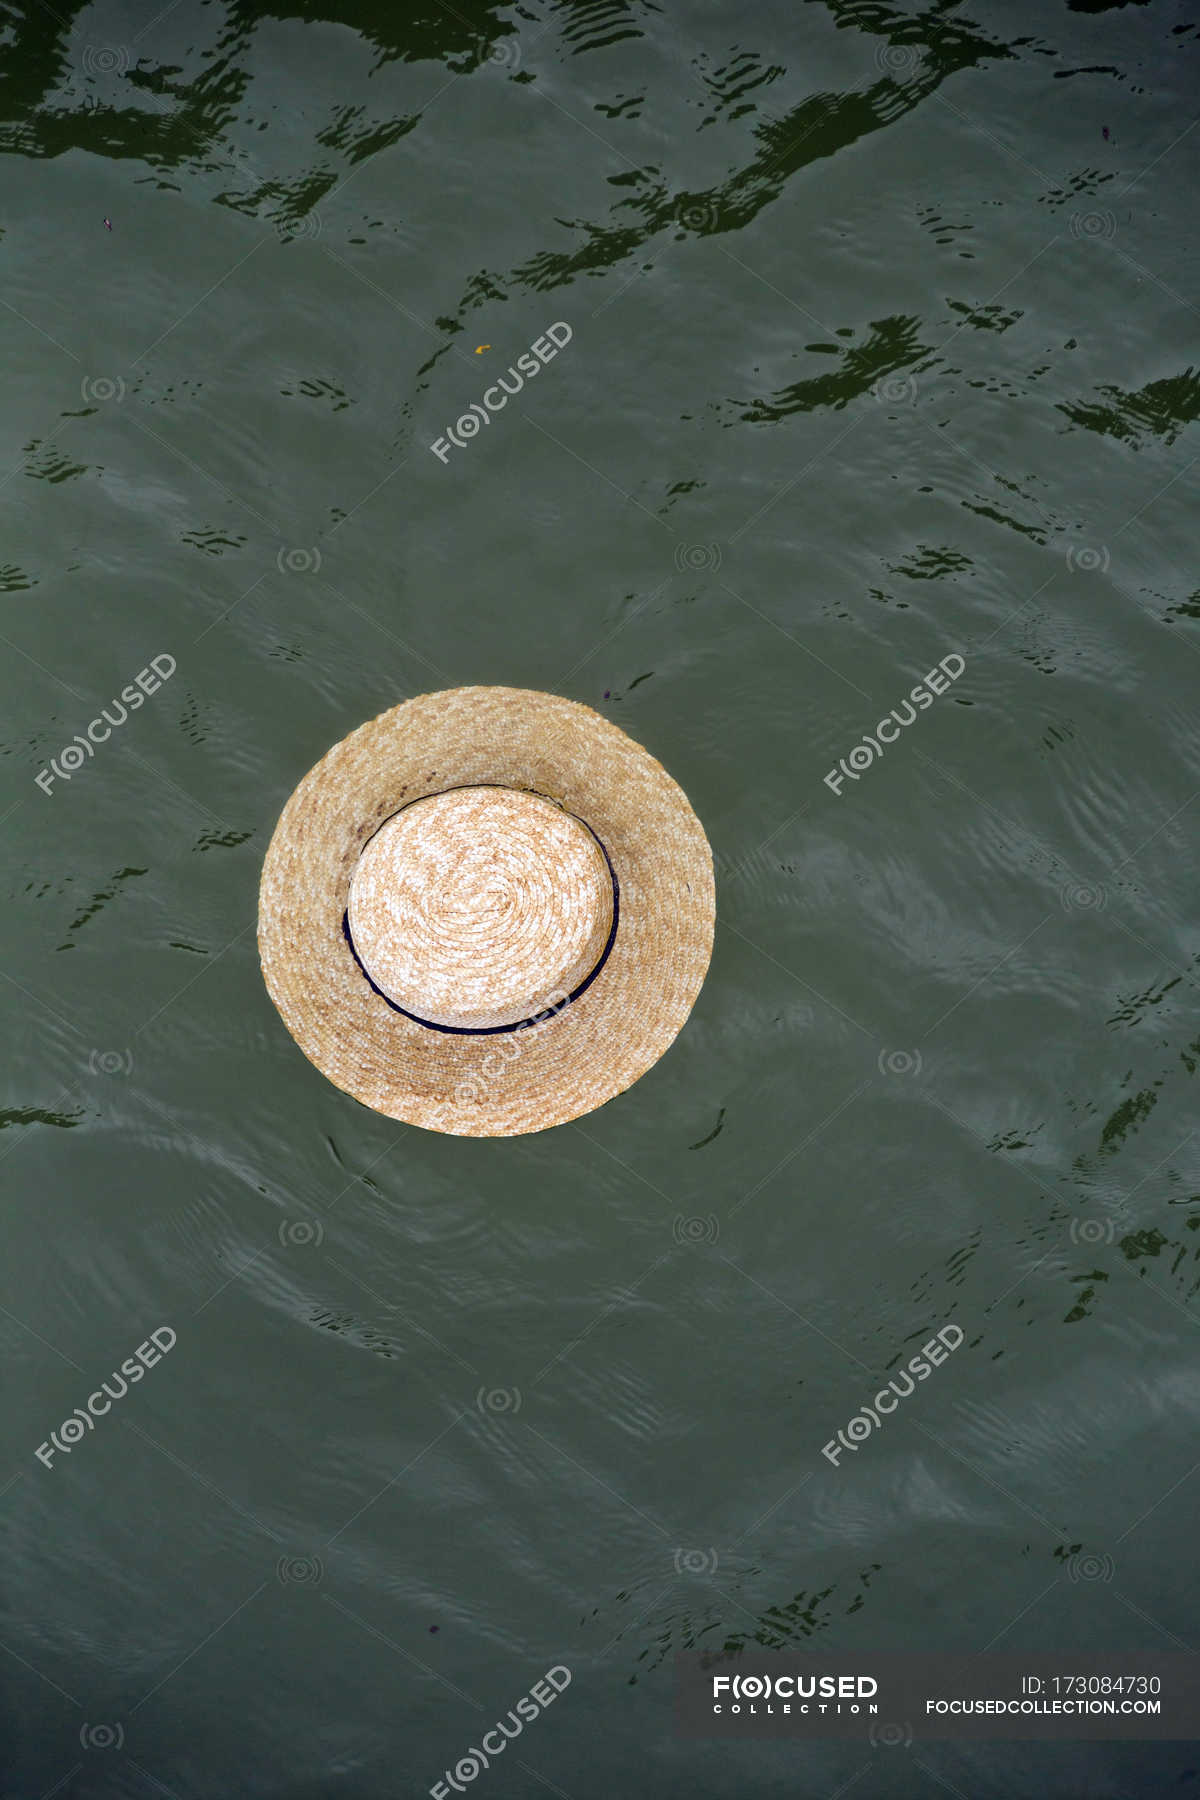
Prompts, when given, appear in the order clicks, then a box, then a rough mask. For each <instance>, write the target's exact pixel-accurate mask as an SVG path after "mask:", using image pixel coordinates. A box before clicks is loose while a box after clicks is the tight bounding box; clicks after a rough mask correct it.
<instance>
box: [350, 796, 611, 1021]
mask: <svg viewBox="0 0 1200 1800" xmlns="http://www.w3.org/2000/svg"><path fill="white" fill-rule="evenodd" d="M613 898H614V896H613V876H612V871H611V869H610V867H609V863H608V859H607V857H606V855H605V852H604V850H603V849H602V848H601V845H600V843H599V841H598V839H597V838H596V837H595V835H594V834H593V833H592V831H591V830H590V829H589V828H588V826H587V825H585V824H584V823H583V822H582V821H581V820H580V819H577V818H575V817H574V815H573V814H571V813H568V812H566V811H564V809H563V808H562V807H561V806H558V805H556V804H555V803H554V802H553V801H551V800H548V799H546V798H545V797H544V796H542V795H539V794H534V793H530V792H528V791H524V790H521V789H516V788H509V787H462V788H454V789H451V790H450V791H448V792H445V793H441V794H430V795H427V796H426V797H425V798H423V799H421V800H417V801H414V802H412V803H411V804H410V805H408V806H406V807H404V808H403V809H402V810H401V811H400V812H398V813H395V814H393V816H392V817H391V818H390V819H389V820H387V822H386V823H385V824H384V825H382V826H381V827H380V829H379V830H378V831H377V832H376V833H375V835H374V836H373V837H372V838H371V839H370V841H369V842H368V843H367V845H366V846H365V848H364V849H363V851H362V853H361V855H360V857H359V859H358V862H357V864H356V866H355V869H354V872H353V875H352V876H351V880H350V896H349V903H348V906H347V919H348V923H349V927H350V935H351V938H352V940H353V943H354V949H355V953H356V955H357V956H358V957H359V960H360V961H361V963H362V965H363V967H364V969H365V970H366V972H367V974H368V975H369V976H370V978H371V980H372V981H373V982H374V984H375V985H376V987H377V988H379V989H380V991H381V992H382V993H384V994H385V995H386V996H387V997H388V998H389V999H390V1000H392V1001H393V1002H394V1003H395V1004H396V1005H397V1006H399V1007H400V1008H402V1009H403V1010H404V1011H405V1012H407V1013H410V1014H411V1015H412V1016H413V1017H414V1018H416V1019H419V1020H422V1021H424V1022H425V1023H427V1024H430V1025H435V1026H440V1027H442V1028H443V1029H451V1030H459V1031H488V1030H497V1029H504V1028H505V1027H511V1026H514V1025H517V1024H520V1023H522V1022H523V1021H524V1020H526V1019H530V1018H533V1017H534V1016H535V1015H536V1014H537V1013H539V1012H542V1011H544V1010H546V1009H547V1008H549V1007H553V1006H557V1005H561V1004H562V1003H563V1002H564V1001H565V1000H566V998H567V996H568V995H569V994H571V993H573V992H574V991H575V990H576V989H577V988H578V987H580V986H581V984H582V983H583V982H585V981H586V980H587V978H588V976H589V975H590V974H592V972H593V971H594V970H595V969H596V967H597V966H598V964H599V963H600V961H601V959H602V958H603V956H604V954H605V951H606V949H607V947H608V943H609V939H610V937H611V934H612V925H613V916H614V912H613Z"/></svg>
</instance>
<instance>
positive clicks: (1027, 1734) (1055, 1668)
mask: <svg viewBox="0 0 1200 1800" xmlns="http://www.w3.org/2000/svg"><path fill="white" fill-rule="evenodd" d="M675 1670H676V1684H677V1685H676V1708H675V1724H676V1730H677V1732H678V1733H679V1734H680V1735H681V1736H683V1737H688V1738H721V1739H725V1740H726V1741H732V1740H735V1739H751V1738H758V1739H770V1738H791V1739H797V1738H799V1739H805V1738H814V1739H815V1738H840V1739H842V1740H843V1741H846V1740H851V1741H854V1740H856V1741H858V1742H861V1743H869V1744H884V1745H887V1744H912V1743H917V1742H918V1741H920V1740H921V1739H926V1740H933V1739H937V1738H941V1739H945V1738H951V1739H957V1740H959V1741H960V1742H961V1741H965V1740H978V1739H984V1738H1009V1739H1023V1740H1026V1741H1030V1740H1035V1739H1042V1740H1045V1739H1055V1738H1058V1739H1067V1738H1086V1739H1090V1740H1093V1741H1097V1742H1098V1741H1100V1740H1104V1739H1112V1738H1141V1739H1156V1740H1158V1741H1160V1742H1161V1741H1172V1740H1174V1741H1180V1740H1197V1739H1200V1656H1198V1655H1193V1654H1185V1653H1183V1652H1174V1651H1172V1652H1167V1653H1163V1654H1151V1653H1140V1654H1137V1655H1129V1656H1116V1655H1109V1656H1098V1655H1096V1654H1095V1653H1094V1652H1089V1653H1088V1654H1087V1655H1079V1656H1068V1655H1064V1654H1061V1653H1058V1652H1053V1653H1050V1654H1047V1653H1046V1652H1045V1651H1037V1650H1030V1651H1028V1652H1024V1651H1003V1652H981V1653H979V1654H976V1655H971V1654H968V1653H964V1652H958V1653H942V1652H924V1651H894V1650H892V1651H881V1652H879V1653H878V1654H875V1653H871V1652H866V1653H864V1652H862V1651H854V1652H852V1653H847V1654H846V1655H844V1656H837V1655H825V1656H820V1657H816V1656H806V1655H796V1656H792V1655H788V1654H783V1653H779V1652H772V1653H763V1654H756V1653H752V1652H749V1651H746V1652H742V1653H741V1654H739V1655H736V1656H721V1655H712V1654H705V1653H702V1652H698V1651H682V1652H680V1654H679V1655H678V1656H677V1657H676V1659H675Z"/></svg>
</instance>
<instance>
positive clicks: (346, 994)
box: [258, 687, 715, 1137]
mask: <svg viewBox="0 0 1200 1800" xmlns="http://www.w3.org/2000/svg"><path fill="white" fill-rule="evenodd" d="M451 790H459V792H458V793H457V794H452V793H451ZM461 790H469V791H468V792H467V793H466V794H463V793H462V792H461ZM488 790H491V791H490V792H489V791H488ZM504 790H509V791H508V792H507V793H506V792H505V791H504ZM435 795H437V796H440V798H439V799H438V800H436V801H433V800H431V799H430V797H431V796H435ZM418 801H419V802H421V803H422V804H421V805H414V804H413V803H414V802H418ZM547 803H549V804H548V805H547ZM427 808H428V809H429V810H428V811H427ZM560 809H561V810H560ZM423 812H426V819H425V820H424V821H423V820H422V819H421V814H422V813H423ZM393 815H396V816H395V817H393ZM568 815H572V816H570V817H568ZM581 820H582V821H584V825H586V826H587V827H589V828H590V830H585V829H584V825H581V824H580V823H579V821H581ZM385 822H387V823H386V826H385ZM381 827H385V829H383V830H381V829H380V828H381ZM592 834H594V836H593V835H592ZM596 839H598V840H599V842H600V843H601V844H603V846H604V849H605V850H606V851H607V854H608V858H609V860H610V861H611V863H612V867H613V870H614V872H615V875H616V878H617V882H618V884H619V922H618V926H617V930H616V935H615V938H614V940H613V943H612V948H611V950H610V952H609V955H608V957H607V960H606V961H605V962H604V964H603V967H602V968H601V969H600V972H599V974H598V975H597V976H596V977H595V979H594V980H593V981H592V982H591V984H590V986H588V987H587V988H586V990H585V991H584V992H583V993H582V994H581V995H580V996H579V997H578V998H577V999H575V1000H573V1001H571V1002H570V1004H564V1002H565V1000H566V995H567V994H568V993H570V992H571V991H572V988H573V987H574V986H575V985H577V984H578V980H579V979H582V978H584V977H585V976H586V974H587V973H589V972H590V970H591V968H593V967H594V966H595V963H596V961H597V959H598V957H599V956H600V954H601V953H602V951H603V947H604V943H605V941H606V939H607V936H608V932H609V929H610V923H611V912H608V913H606V910H605V909H606V907H607V906H609V905H610V903H611V882H610V881H609V878H608V867H607V864H606V863H605V862H604V859H603V856H601V857H600V861H599V863H597V861H596V853H597V850H598V846H597V845H596ZM456 846H457V849H456V848H455V847H456ZM364 849H366V855H365V856H364V855H363V852H364ZM455 855H457V857H458V860H457V861H455V860H454V856H455ZM422 868H423V869H424V873H425V880H424V884H422V881H421V879H420V872H421V870H422ZM606 884H607V887H606ZM352 903H353V916H352V919H351V931H352V933H353V934H354V937H355V947H356V949H357V951H358V954H359V956H360V957H361V958H362V961H363V964H364V966H365V967H367V968H369V969H370V970H371V979H372V981H374V982H375V984H376V986H378V987H380V988H383V990H384V992H385V993H391V994H392V997H393V998H394V999H395V1000H396V1002H397V1005H400V1006H404V1007H405V1010H406V1011H413V1012H416V1013H418V1014H419V1015H420V1017H421V1018H424V1019H428V1020H432V1021H433V1023H435V1024H449V1025H455V1026H459V1027H460V1030H459V1031H454V1030H450V1031H445V1030H442V1031H439V1030H434V1029H431V1027H430V1025H427V1024H421V1023H418V1022H417V1020H415V1019H410V1018H407V1017H406V1016H405V1015H404V1013H401V1012H398V1011H396V1010H395V1008H394V1007H393V1006H389V1004H388V1001H387V1000H386V999H385V998H384V997H383V995H382V994H380V993H377V992H375V990H374V988H373V987H372V985H371V982H370V981H368V980H367V979H366V977H365V976H364V974H363V970H362V969H361V968H360V967H359V964H358V962H357V961H356V960H355V955H354V953H353V952H352V950H351V948H350V945H349V944H348V942H347V941H346V937H345V934H344V931H343V918H344V916H345V914H346V913H347V910H348V909H349V908H350V907H351V905H352ZM473 905H474V906H475V907H476V908H478V911H477V913H476V926H475V927H473V926H472V923H471V917H470V914H471V910H472V906H473ZM714 919H715V890H714V883H713V868H712V854H711V851H710V849H709V845H708V840H707V838H706V837H705V835H704V830H703V827H702V826H701V824H700V822H699V820H698V819H697V817H696V815H695V813H694V812H693V811H692V808H691V806H690V805H689V804H688V801H687V797H686V795H685V794H684V793H683V792H682V790H681V789H680V788H679V787H678V786H677V784H676V783H675V782H674V781H673V780H672V779H671V777H670V776H669V775H668V774H667V772H666V770H665V769H664V768H663V767H662V765H661V764H660V763H659V762H657V761H656V759H655V758H654V757H653V756H651V755H650V753H649V752H648V751H647V750H645V749H643V748H642V746H641V745H640V744H637V743H635V742H634V740H633V739H632V738H630V737H629V736H627V734H626V733H625V732H623V731H621V730H620V729H619V727H617V726H615V725H613V724H611V723H610V722H609V721H608V720H607V719H604V718H602V717H601V716H600V715H599V714H598V713H596V712H593V711H592V710H591V708H590V707H586V706H582V705H580V704H578V703H577V702H575V701H571V700H564V699H562V698H560V697H559V696H557V695H553V694H544V693H539V692H536V691H532V690H527V689H521V688H499V687H469V688H453V689H449V690H446V691H444V692H442V693H436V694H424V695H421V696H420V697H419V698H417V699H414V700H409V701H406V702H405V703H404V704H403V705H401V706H397V707H394V708H393V709H392V710H391V711H389V712H385V713H382V714H381V715H380V716H379V717H378V718H377V719H373V720H371V721H370V722H369V723H367V724H365V725H362V726H360V727H359V728H358V730H357V731H354V732H352V733H351V734H350V736H349V737H347V738H344V739H343V740H342V741H341V743H339V744H335V745H334V747H333V749H332V750H330V751H329V752H328V754H327V755H326V756H324V757H323V758H322V759H321V761H320V762H319V763H317V764H316V766H315V767H314V768H313V769H311V770H310V771H309V773H308V774H307V775H306V776H305V777H304V779H303V781H301V783H300V785H299V786H298V787H297V789H296V791H295V792H294V793H293V795H292V796H291V798H290V800H289V801H288V803H287V805H286V806H285V807H284V810H283V813H282V815H281V817H280V819H279V823H278V825H277V826H276V828H275V833H274V836H273V837H272V839H271V843H270V846H269V848H268V850H267V855H266V860H265V862H264V865H263V874H262V884H261V888H260V894H259V922H258V941H259V954H260V957H261V959H262V967H263V976H264V979H265V981H266V984H267V989H268V991H269V993H270V995H271V998H272V1000H273V1001H274V1003H275V1005H276V1007H277V1008H278V1010H279V1013H280V1015H281V1017H282V1019H283V1021H284V1024H285V1025H286V1026H287V1028H288V1030H289V1031H290V1032H291V1034H292V1036H293V1037H294V1038H295V1040H296V1042H297V1043H298V1044H299V1046H300V1048H301V1049H302V1050H303V1052H304V1054H305V1055H306V1056H307V1057H308V1058H309V1060H310V1061H311V1062H312V1063H314V1064H315V1066H316V1067H317V1068H318V1069H320V1070H321V1072H322V1073H323V1074H324V1075H326V1076H327V1077H328V1078H329V1080H330V1081H332V1082H333V1083H334V1084H335V1085H336V1086H337V1087H339V1088H341V1089H343V1090H344V1091H345V1092H346V1093H349V1094H352V1095H353V1096H354V1097H355V1098H356V1099H357V1100H360V1101H361V1102H362V1103H363V1104H364V1105H365V1106H369V1107H372V1108H373V1109H374V1110H375V1111H377V1112H381V1113H385V1114H386V1115H387V1116H388V1117H390V1118H394V1119H402V1120H405V1121H406V1122H407V1123H409V1124H413V1125H419V1126H422V1127H424V1128H425V1129H427V1130H432V1131H441V1132H447V1133H450V1134H451V1135H454V1136H461V1137H512V1136H517V1135H519V1134H522V1133H525V1132H531V1131H543V1130H546V1129H547V1128H549V1127H550V1126H553V1125H559V1124H563V1123H565V1122H566V1121H567V1120H570V1119H575V1118H579V1117H581V1116H582V1115H583V1114H584V1113H588V1112H591V1111H592V1110H594V1108H596V1107H598V1106H602V1105H603V1104H604V1102H605V1101H607V1100H610V1099H612V1098H613V1096H614V1095H616V1094H620V1093H623V1092H624V1091H625V1089H626V1088H628V1087H630V1086H632V1084H633V1083H634V1082H635V1081H637V1080H638V1078H639V1077H640V1076H642V1075H644V1074H645V1072H646V1070H647V1069H649V1068H650V1067H651V1066H652V1065H653V1064H654V1063H655V1062H657V1061H658V1059H659V1057H661V1056H662V1055H663V1053H664V1052H665V1051H666V1050H667V1049H668V1047H669V1046H670V1044H671V1043H672V1041H673V1040H674V1038H675V1037H676V1036H677V1034H678V1033H679V1031H680V1029H681V1028H682V1026H683V1024H684V1022H685V1020H686V1019H687V1016H688V1014H689V1012H690V1011H691V1009H692V1006H693V1004H694V1003H695V1000H696V996H697V995H698V993H699V991H700V988H701V985H702V983H703V981H704V977H705V974H706V973H707V970H708V964H709V960H710V957H711V954H712V940H713V925H714ZM489 920H490V931H489V926H488V921H489ZM356 925H357V927H358V928H359V929H356ZM360 930H361V937H362V941H361V942H360ZM468 964H470V965H472V966H468ZM580 971H582V974H581V973H580ZM455 972H457V973H458V975H459V977H460V980H459V984H458V985H457V987H456V986H455V983H454V981H453V980H452V979H449V977H452V976H453V975H454V974H455ZM406 996H407V998H406ZM410 1002H412V1004H410ZM422 1008H424V1010H422ZM431 1009H432V1010H431ZM535 1011H536V1012H537V1013H538V1014H540V1015H541V1017H540V1020H539V1022H538V1023H536V1024H534V1025H532V1026H522V1027H520V1028H518V1029H517V1030H514V1031H500V1032H493V1033H491V1034H490V1035H462V1034H461V1027H462V1025H463V1024H464V1023H465V1024H466V1025H467V1026H468V1027H469V1028H470V1029H473V1030H478V1029H479V1027H478V1026H475V1024H474V1021H475V1019H477V1018H483V1019H484V1020H485V1021H488V1022H490V1021H491V1020H492V1019H493V1018H494V1017H495V1015H496V1014H497V1013H499V1014H503V1015H506V1017H505V1018H504V1019H502V1020H498V1021H497V1022H507V1020H508V1019H511V1018H512V1017H523V1018H529V1017H532V1016H534V1013H535ZM439 1015H440V1016H439Z"/></svg>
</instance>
